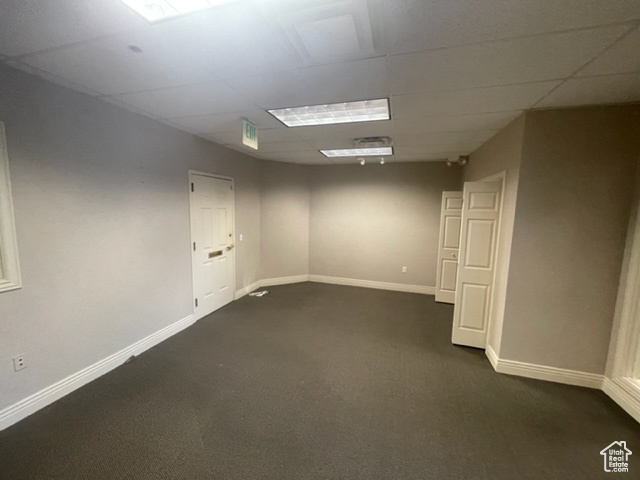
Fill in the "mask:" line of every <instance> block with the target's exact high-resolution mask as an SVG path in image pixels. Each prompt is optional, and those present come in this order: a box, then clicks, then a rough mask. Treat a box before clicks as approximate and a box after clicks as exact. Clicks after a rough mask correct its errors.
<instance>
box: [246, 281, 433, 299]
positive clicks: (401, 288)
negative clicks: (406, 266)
mask: <svg viewBox="0 0 640 480" xmlns="http://www.w3.org/2000/svg"><path fill="white" fill-rule="evenodd" d="M300 282H318V283H330V284H332V285H347V286H350V287H365V288H377V289H380V290H393V291H395V292H409V293H421V294H424V295H435V293H436V287H427V286H424V285H405V284H404V283H390V282H376V281H373V280H358V279H356V278H344V277H329V276H326V275H291V276H288V277H276V278H265V279H262V280H258V281H257V282H254V283H252V284H251V285H248V286H246V287H244V288H241V289H240V290H238V291H236V297H235V299H236V300H237V299H239V298H242V297H244V296H245V295H247V294H248V293H250V292H252V291H254V290H256V289H258V288H262V287H269V286H273V285H288V284H290V283H300Z"/></svg>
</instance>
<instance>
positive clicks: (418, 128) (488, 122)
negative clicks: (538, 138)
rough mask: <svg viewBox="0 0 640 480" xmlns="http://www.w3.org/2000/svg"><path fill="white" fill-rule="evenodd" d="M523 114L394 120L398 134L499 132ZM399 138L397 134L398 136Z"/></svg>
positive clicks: (508, 113) (506, 113)
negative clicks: (486, 130) (485, 130)
mask: <svg viewBox="0 0 640 480" xmlns="http://www.w3.org/2000/svg"><path fill="white" fill-rule="evenodd" d="M521 114H522V111H518V110H516V111H511V112H498V113H479V114H474V115H441V116H437V117H423V116H415V117H411V116H405V117H402V118H396V119H394V121H393V122H394V125H395V130H396V132H402V133H406V134H410V133H429V132H464V131H473V130H484V129H488V130H499V129H501V128H503V127H505V126H506V125H508V124H509V123H510V122H511V121H513V120H515V119H516V118H517V117H519V116H520V115H521ZM396 136H397V134H396Z"/></svg>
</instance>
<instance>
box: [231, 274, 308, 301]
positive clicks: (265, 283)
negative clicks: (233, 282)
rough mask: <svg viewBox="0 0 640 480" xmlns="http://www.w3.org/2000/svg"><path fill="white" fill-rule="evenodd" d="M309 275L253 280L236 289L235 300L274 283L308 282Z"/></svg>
mask: <svg viewBox="0 0 640 480" xmlns="http://www.w3.org/2000/svg"><path fill="white" fill-rule="evenodd" d="M308 281H309V275H291V276H288V277H276V278H265V279H262V280H257V281H255V282H253V283H252V284H251V285H247V286H246V287H243V288H241V289H240V290H236V296H235V298H234V300H238V299H240V298H242V297H244V296H245V295H247V294H249V293H251V292H253V291H254V290H257V289H258V288H262V287H268V286H272V285H288V284H290V283H300V282H308Z"/></svg>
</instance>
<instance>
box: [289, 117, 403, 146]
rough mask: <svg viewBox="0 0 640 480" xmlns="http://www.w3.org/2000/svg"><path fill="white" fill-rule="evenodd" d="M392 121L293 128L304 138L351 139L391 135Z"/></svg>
mask: <svg viewBox="0 0 640 480" xmlns="http://www.w3.org/2000/svg"><path fill="white" fill-rule="evenodd" d="M393 128H394V126H393V121H391V120H388V121H386V120H385V121H377V122H361V123H348V124H341V125H317V126H313V127H299V128H295V130H296V133H297V135H298V136H299V137H300V138H302V139H305V140H308V141H310V140H326V139H332V138H334V139H342V140H349V141H351V140H352V139H353V138H357V137H378V136H393Z"/></svg>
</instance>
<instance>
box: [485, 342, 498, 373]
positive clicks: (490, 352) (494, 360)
mask: <svg viewBox="0 0 640 480" xmlns="http://www.w3.org/2000/svg"><path fill="white" fill-rule="evenodd" d="M484 354H485V355H486V356H487V358H488V359H489V362H490V363H491V366H492V367H493V369H494V370H495V371H498V355H496V351H495V350H494V349H493V347H492V346H491V345H487V348H486V349H485V350H484Z"/></svg>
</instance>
